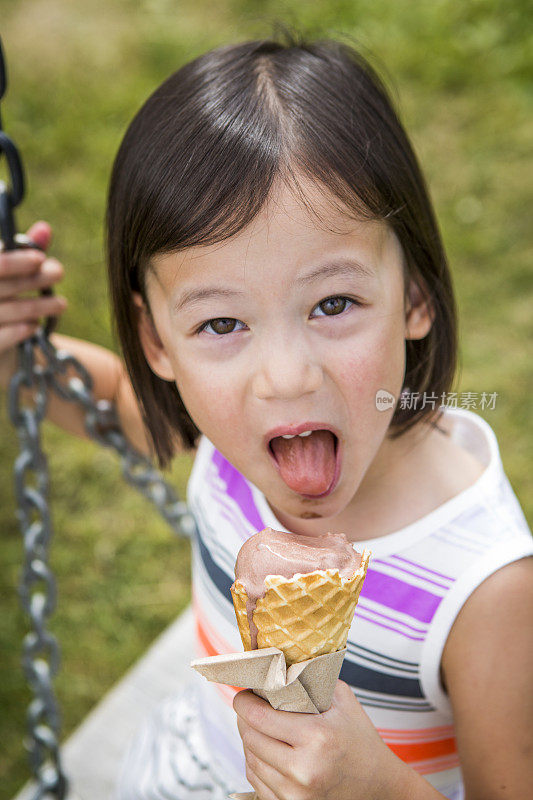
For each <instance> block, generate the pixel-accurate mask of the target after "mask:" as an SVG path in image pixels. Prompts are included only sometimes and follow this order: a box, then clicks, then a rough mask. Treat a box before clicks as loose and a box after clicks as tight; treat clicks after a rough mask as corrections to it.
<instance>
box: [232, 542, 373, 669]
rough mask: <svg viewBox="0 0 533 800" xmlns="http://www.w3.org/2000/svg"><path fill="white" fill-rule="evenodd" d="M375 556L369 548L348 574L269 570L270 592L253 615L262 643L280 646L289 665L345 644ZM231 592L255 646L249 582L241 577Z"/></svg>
mask: <svg viewBox="0 0 533 800" xmlns="http://www.w3.org/2000/svg"><path fill="white" fill-rule="evenodd" d="M369 558H370V552H369V551H368V550H365V551H364V552H363V555H362V558H361V564H360V566H359V568H358V569H357V570H356V571H355V572H354V573H353V574H352V575H351V576H350V577H348V578H344V577H341V576H340V574H339V570H338V569H325V570H315V571H314V572H309V573H306V574H300V573H297V574H296V575H294V576H293V577H292V578H284V577H282V576H281V575H267V577H266V578H265V588H266V591H265V594H264V596H263V597H260V598H259V599H258V600H257V603H256V607H255V610H254V611H253V615H252V620H253V622H254V623H255V625H256V626H257V646H258V648H264V647H277V648H278V649H279V650H281V651H282V652H283V653H284V655H285V660H286V662H287V666H290V665H291V664H295V663H298V662H300V661H307V660H308V659H310V658H314V657H315V656H320V655H324V654H325V653H333V652H335V651H336V650H341V649H342V648H344V647H345V646H346V640H347V638H348V631H349V629H350V625H351V623H352V618H353V615H354V611H355V607H356V605H357V600H358V599H359V593H360V591H361V588H362V586H363V581H364V579H365V575H366V570H367V567H368V561H369ZM231 594H232V598H233V605H234V607H235V614H236V617H237V624H238V626H239V632H240V634H241V639H242V642H243V645H244V649H245V650H251V649H252V639H251V635H250V628H249V624H248V616H247V612H246V603H247V601H248V596H247V594H246V589H245V587H244V585H243V584H242V583H241V582H240V581H238V580H237V581H235V583H234V584H233V586H232V587H231Z"/></svg>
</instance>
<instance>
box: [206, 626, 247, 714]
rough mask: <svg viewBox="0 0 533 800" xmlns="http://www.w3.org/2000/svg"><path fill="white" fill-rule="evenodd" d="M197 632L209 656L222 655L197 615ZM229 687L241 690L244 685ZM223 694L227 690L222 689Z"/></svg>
mask: <svg viewBox="0 0 533 800" xmlns="http://www.w3.org/2000/svg"><path fill="white" fill-rule="evenodd" d="M196 633H197V635H198V639H199V640H200V642H201V644H202V647H203V648H204V650H205V652H206V653H207V655H208V656H218V655H220V653H219V652H217V650H215V648H214V647H213V645H212V644H211V641H210V639H209V636H208V634H207V631H206V629H205V627H204V626H203V625H202V623H201V622H200V619H199V617H198V616H197V617H196ZM224 686H226V684H224ZM217 687H220V684H217ZM229 688H230V689H232V690H233V692H240V691H241V688H242V687H238V686H230V687H229ZM222 694H223V695H225V692H224V691H222ZM230 705H231V700H230Z"/></svg>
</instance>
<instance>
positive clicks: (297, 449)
mask: <svg viewBox="0 0 533 800" xmlns="http://www.w3.org/2000/svg"><path fill="white" fill-rule="evenodd" d="M271 445H272V450H273V451H274V455H275V456H276V461H277V462H278V465H279V469H280V472H281V477H282V478H283V480H284V481H285V483H286V484H287V486H289V487H290V488H291V489H293V490H294V491H295V492H299V493H300V494H322V493H323V492H326V491H327V490H328V489H329V487H330V486H331V483H332V481H333V477H334V475H335V437H334V436H333V434H332V433H331V431H313V433H312V434H311V435H310V436H304V437H302V436H295V437H294V439H283V437H282V436H276V438H275V439H272V442H271Z"/></svg>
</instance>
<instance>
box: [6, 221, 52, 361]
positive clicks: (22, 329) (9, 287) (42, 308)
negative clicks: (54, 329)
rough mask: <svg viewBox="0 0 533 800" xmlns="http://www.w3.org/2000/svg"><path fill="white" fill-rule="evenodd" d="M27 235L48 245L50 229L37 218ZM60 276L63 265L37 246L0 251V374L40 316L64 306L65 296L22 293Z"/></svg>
mask: <svg viewBox="0 0 533 800" xmlns="http://www.w3.org/2000/svg"><path fill="white" fill-rule="evenodd" d="M27 235H28V236H29V237H30V239H32V241H34V242H35V243H36V244H38V245H39V246H40V247H43V248H46V247H48V245H49V243H50V239H51V229H50V226H49V225H48V224H47V223H46V222H36V223H35V225H32V227H31V228H30V229H29V231H28V233H27ZM62 278H63V267H62V266H61V264H60V263H59V261H57V260H56V259H55V258H47V257H46V254H45V253H43V252H41V251H40V250H31V249H28V250H22V249H21V250H12V251H9V252H7V253H4V252H1V251H0V375H2V376H7V374H8V372H9V368H10V367H13V368H14V364H15V347H16V345H17V344H19V343H20V342H22V341H24V339H27V338H28V337H29V336H31V335H32V334H33V333H35V331H36V330H37V328H38V326H39V318H42V317H47V316H59V315H60V314H62V313H63V311H64V310H65V308H66V307H67V301H66V299H65V298H64V297H55V296H54V297H42V296H40V295H36V296H35V295H34V296H27V295H25V296H21V295H23V293H26V292H32V291H34V290H38V289H45V288H48V287H50V286H53V285H54V284H55V283H57V282H58V281H60V280H61V279H62Z"/></svg>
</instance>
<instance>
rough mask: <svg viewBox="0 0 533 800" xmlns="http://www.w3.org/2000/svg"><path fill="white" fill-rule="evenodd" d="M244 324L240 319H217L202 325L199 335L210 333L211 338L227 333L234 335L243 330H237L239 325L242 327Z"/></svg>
mask: <svg viewBox="0 0 533 800" xmlns="http://www.w3.org/2000/svg"><path fill="white" fill-rule="evenodd" d="M242 324H243V323H242V322H239V320H238V319H232V318H229V317H217V318H216V319H208V320H207V322H204V323H203V325H200V327H199V328H198V331H197V333H202V331H205V332H206V333H209V334H210V335H211V336H213V335H214V334H215V335H216V336H222V335H224V334H226V333H234V332H235V331H236V330H241V329H239V328H237V327H236V326H237V325H242ZM209 328H211V330H209Z"/></svg>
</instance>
